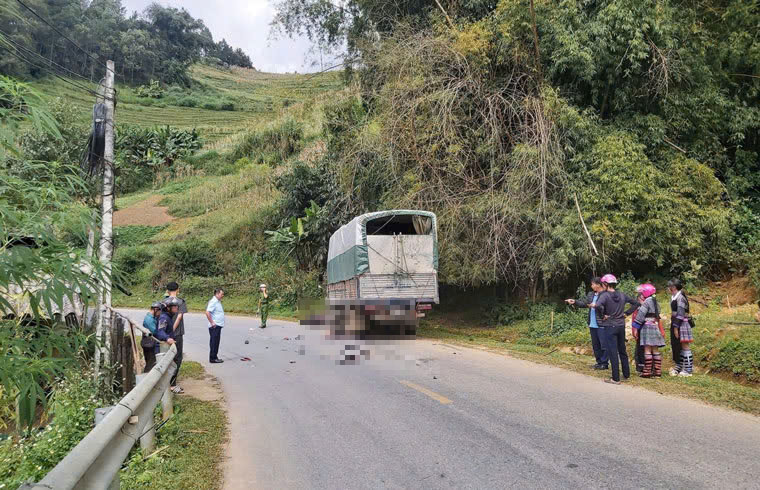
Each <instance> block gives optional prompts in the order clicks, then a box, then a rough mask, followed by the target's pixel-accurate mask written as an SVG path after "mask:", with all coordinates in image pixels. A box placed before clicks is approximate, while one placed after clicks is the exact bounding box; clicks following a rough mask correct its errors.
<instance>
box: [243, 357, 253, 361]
mask: <svg viewBox="0 0 760 490" xmlns="http://www.w3.org/2000/svg"><path fill="white" fill-rule="evenodd" d="M240 360H241V361H250V360H251V358H250V357H242V358H240Z"/></svg>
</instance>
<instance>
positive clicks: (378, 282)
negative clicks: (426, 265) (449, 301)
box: [359, 272, 438, 303]
mask: <svg viewBox="0 0 760 490" xmlns="http://www.w3.org/2000/svg"><path fill="white" fill-rule="evenodd" d="M359 291H361V297H362V298H363V299H364V298H367V299H372V298H378V299H380V298H409V299H417V300H430V301H432V302H433V303H438V277H437V275H436V273H435V272H433V273H412V274H408V275H407V274H403V275H398V274H374V273H369V274H362V275H361V276H360V277H359Z"/></svg>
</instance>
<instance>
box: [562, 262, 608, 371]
mask: <svg viewBox="0 0 760 490" xmlns="http://www.w3.org/2000/svg"><path fill="white" fill-rule="evenodd" d="M603 290H604V288H602V280H601V279H600V278H598V277H595V278H593V279H592V280H591V291H589V293H588V294H587V295H586V297H585V298H579V299H566V300H565V303H567V304H569V305H575V306H577V307H578V308H588V329H589V332H590V334H591V347H592V348H593V349H594V357H595V358H596V364H594V365H593V366H592V367H593V368H594V369H609V364H608V359H609V356H608V355H607V349H606V348H605V347H604V330H602V329H600V328H599V322H598V321H597V318H596V309H595V308H590V307H589V305H592V304H596V302H597V301H598V300H599V295H600V294H601V293H602V291H603Z"/></svg>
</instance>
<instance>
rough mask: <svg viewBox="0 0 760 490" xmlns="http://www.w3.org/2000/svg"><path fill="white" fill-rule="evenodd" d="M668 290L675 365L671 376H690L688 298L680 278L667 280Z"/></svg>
mask: <svg viewBox="0 0 760 490" xmlns="http://www.w3.org/2000/svg"><path fill="white" fill-rule="evenodd" d="M668 291H670V294H671V297H670V310H671V316H670V344H671V346H672V347H673V362H674V363H675V366H674V367H673V369H671V370H670V375H671V376H683V377H688V376H691V373H692V371H693V370H694V356H693V354H692V353H691V344H692V342H694V334H693V332H692V328H691V318H690V317H689V299H688V298H687V297H686V295H685V294H684V292H683V283H682V282H681V280H680V279H671V280H670V281H668Z"/></svg>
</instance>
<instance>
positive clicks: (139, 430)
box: [20, 345, 177, 490]
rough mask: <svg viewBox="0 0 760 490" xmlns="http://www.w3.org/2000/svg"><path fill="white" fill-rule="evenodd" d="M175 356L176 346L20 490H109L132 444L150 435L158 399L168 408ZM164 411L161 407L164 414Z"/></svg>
mask: <svg viewBox="0 0 760 490" xmlns="http://www.w3.org/2000/svg"><path fill="white" fill-rule="evenodd" d="M176 355H177V347H176V346H174V345H172V346H171V347H170V348H169V350H168V351H167V352H166V354H164V355H163V356H161V357H162V359H161V360H160V361H159V362H158V363H157V364H156V366H155V367H154V368H153V369H151V370H150V372H149V373H147V374H145V375H144V378H143V379H142V380H141V381H140V382H139V383H137V386H135V388H134V389H133V390H132V391H130V392H129V393H127V394H126V395H125V396H124V398H122V399H121V400H120V401H119V403H117V404H116V405H115V406H114V407H113V408H112V409H111V411H110V412H108V415H106V417H105V418H104V419H103V420H102V421H101V422H100V423H99V424H97V425H96V426H95V428H94V429H92V431H90V433H89V434H87V436H85V438H84V439H82V441H81V442H80V443H79V444H77V446H76V447H75V448H74V449H72V450H71V452H70V453H69V454H68V455H66V457H65V458H63V460H61V462H60V463H58V464H57V465H56V467H55V468H53V469H52V470H51V471H50V473H48V474H47V475H46V476H45V478H43V479H42V481H40V482H39V483H37V484H26V485H23V486H22V487H20V489H25V490H28V489H35V490H39V489H48V490H49V489H54V490H71V489H77V490H80V489H93V490H102V489H105V488H109V487H110V486H111V483H112V482H113V481H114V478H116V477H117V475H118V473H119V470H120V469H121V465H122V464H123V463H124V460H125V459H126V458H127V456H128V455H129V451H130V450H131V449H132V446H134V444H135V442H137V441H138V440H139V439H140V438H144V437H145V436H146V435H149V434H150V432H151V430H152V428H153V426H154V421H153V411H154V409H155V408H156V406H157V405H158V403H159V402H160V401H161V400H162V397H164V400H165V401H168V404H169V405H171V391H170V390H169V380H170V379H171V377H172V375H173V374H174V372H175V371H176V370H177V366H176V364H174V357H175V356H176ZM169 410H171V408H170V407H169ZM166 411H167V406H166V405H165V406H164V413H165V415H166ZM146 428H148V430H147V431H146ZM117 488H118V487H117Z"/></svg>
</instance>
